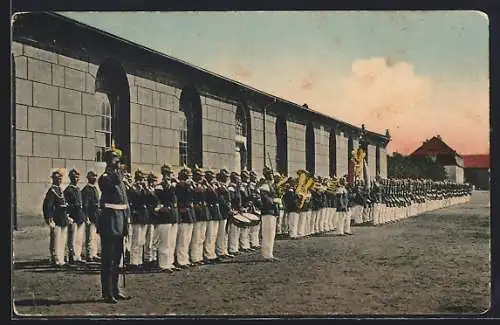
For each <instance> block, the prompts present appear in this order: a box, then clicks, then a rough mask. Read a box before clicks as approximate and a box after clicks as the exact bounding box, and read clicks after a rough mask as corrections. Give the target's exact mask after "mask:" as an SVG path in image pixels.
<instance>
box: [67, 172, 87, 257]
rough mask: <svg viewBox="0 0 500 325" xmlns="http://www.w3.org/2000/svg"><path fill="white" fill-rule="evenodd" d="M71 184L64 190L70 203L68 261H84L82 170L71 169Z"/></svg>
mask: <svg viewBox="0 0 500 325" xmlns="http://www.w3.org/2000/svg"><path fill="white" fill-rule="evenodd" d="M68 176H69V179H70V184H69V185H68V186H67V187H66V189H65V190H64V198H65V199H66V202H67V203H68V215H69V218H70V225H69V227H68V255H69V256H68V262H69V264H74V263H82V262H83V261H82V250H83V241H84V238H85V217H84V213H83V202H82V192H81V190H80V188H79V187H78V181H79V180H80V172H79V171H78V170H76V169H72V170H70V171H69V174H68Z"/></svg>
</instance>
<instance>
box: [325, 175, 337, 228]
mask: <svg viewBox="0 0 500 325" xmlns="http://www.w3.org/2000/svg"><path fill="white" fill-rule="evenodd" d="M333 178H334V179H337V176H335V175H334V176H333ZM325 193H326V201H327V209H326V213H327V223H326V225H327V227H326V231H327V232H330V231H334V230H335V229H336V227H337V224H338V214H337V204H336V201H337V200H336V194H335V192H334V191H333V189H330V190H329V191H327V192H325Z"/></svg>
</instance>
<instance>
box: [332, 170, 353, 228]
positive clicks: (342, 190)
mask: <svg viewBox="0 0 500 325" xmlns="http://www.w3.org/2000/svg"><path fill="white" fill-rule="evenodd" d="M335 199H336V204H335V205H336V207H337V224H336V225H335V231H334V234H335V235H337V236H344V231H345V223H346V222H347V221H348V220H347V218H348V217H349V219H350V216H349V215H348V209H349V205H348V202H349V201H348V200H349V198H348V191H347V188H346V181H345V178H343V177H342V178H340V180H339V187H338V188H337V193H336V194H335ZM349 221H350V220H349Z"/></svg>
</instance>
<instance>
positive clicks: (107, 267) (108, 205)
mask: <svg viewBox="0 0 500 325" xmlns="http://www.w3.org/2000/svg"><path fill="white" fill-rule="evenodd" d="M120 158H121V151H120V150H118V149H116V148H115V147H114V145H113V146H112V148H111V149H108V150H107V151H106V152H105V154H104V159H105V162H106V170H105V172H104V173H103V174H102V175H101V177H99V180H98V184H99V188H100V189H101V202H100V205H101V209H102V215H101V216H100V217H99V218H98V232H99V234H100V236H101V247H102V248H101V250H102V253H101V255H102V256H101V257H102V264H101V285H102V295H103V298H104V301H105V302H106V303H112V304H116V303H117V300H128V299H130V297H129V296H125V295H123V294H122V293H121V292H120V289H119V285H118V273H119V269H118V266H119V264H120V259H121V257H122V254H123V239H124V237H125V236H126V235H127V231H128V225H127V220H128V219H129V217H130V208H129V204H128V199H127V195H126V189H125V185H124V184H123V173H122V171H121V170H120V169H119V168H118V164H119V161H120Z"/></svg>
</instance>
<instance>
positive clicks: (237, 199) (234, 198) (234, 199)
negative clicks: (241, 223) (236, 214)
mask: <svg viewBox="0 0 500 325" xmlns="http://www.w3.org/2000/svg"><path fill="white" fill-rule="evenodd" d="M227 188H228V190H229V192H231V195H230V200H231V208H232V209H233V210H236V211H239V210H240V209H241V208H242V202H241V193H240V191H239V189H238V185H237V184H235V183H229V186H228V187H227Z"/></svg>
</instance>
